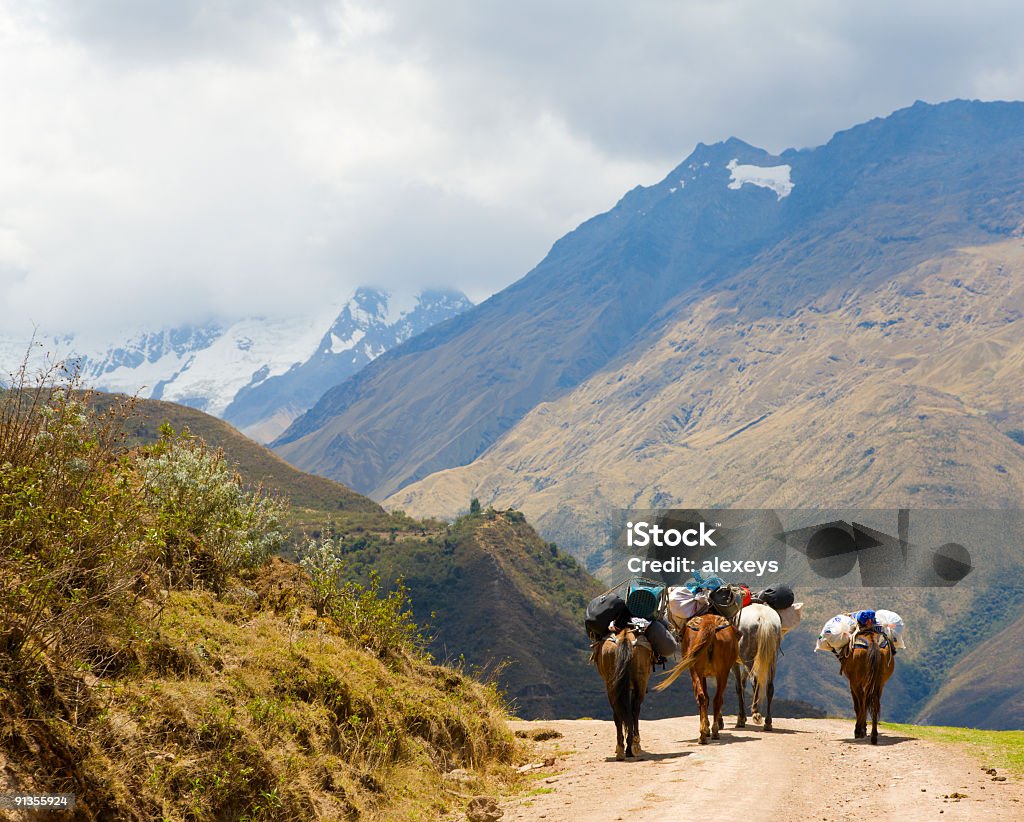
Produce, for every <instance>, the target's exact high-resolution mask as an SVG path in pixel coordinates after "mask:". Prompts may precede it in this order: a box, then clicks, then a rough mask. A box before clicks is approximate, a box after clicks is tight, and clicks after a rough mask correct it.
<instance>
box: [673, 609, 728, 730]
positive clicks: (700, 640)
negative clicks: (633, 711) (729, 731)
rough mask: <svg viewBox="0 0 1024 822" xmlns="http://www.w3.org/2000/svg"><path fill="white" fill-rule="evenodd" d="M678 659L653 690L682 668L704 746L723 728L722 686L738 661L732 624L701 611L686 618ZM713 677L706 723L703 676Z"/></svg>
mask: <svg viewBox="0 0 1024 822" xmlns="http://www.w3.org/2000/svg"><path fill="white" fill-rule="evenodd" d="M679 645H680V654H682V659H681V660H680V661H679V662H678V663H677V664H676V666H675V667H674V668H673V669H672V670H671V671H669V673H668V676H667V677H666V678H665V680H664V681H663V682H662V683H661V684H659V685H658V686H657V687H656V688H655V690H656V691H663V690H664V689H665V688H667V687H668V686H669V685H671V684H672V683H673V682H675V681H676V679H678V678H679V677H680V676H681V675H682V674H683V673H684V672H685V671H689V672H690V678H691V679H692V680H693V695H694V696H695V697H696V698H697V707H698V708H699V709H700V744H701V745H705V744H707V741H708V736H709V735H710V737H711V738H712V739H718V732H719V731H720V730H721V729H722V728H723V727H725V723H724V722H723V721H722V702H723V700H724V699H725V688H726V686H727V685H728V683H729V671H731V670H732V666H733V665H735V664H736V662H737V661H738V660H739V647H740V646H739V639H738V635H737V633H736V629H735V628H734V627H733V624H732V623H731V622H729V620H727V619H726V618H725V617H722V616H718V615H717V614H704V615H703V616H697V617H693V618H692V619H690V620H688V621H687V623H686V624H685V625H684V626H683V627H682V629H681V630H680V632H679ZM709 676H713V677H714V678H715V701H714V706H713V711H712V714H713V716H714V723H713V724H710V725H709V723H708V683H707V677H709Z"/></svg>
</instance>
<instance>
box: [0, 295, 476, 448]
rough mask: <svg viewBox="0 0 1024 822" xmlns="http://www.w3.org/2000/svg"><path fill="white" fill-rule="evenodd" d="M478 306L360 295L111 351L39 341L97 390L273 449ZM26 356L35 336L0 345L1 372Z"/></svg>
mask: <svg viewBox="0 0 1024 822" xmlns="http://www.w3.org/2000/svg"><path fill="white" fill-rule="evenodd" d="M471 305H472V303H470V302H469V300H467V299H466V297H465V296H464V295H463V294H461V293H459V292H455V291H439V290H433V291H431V290H428V291H423V292H421V293H420V294H417V295H393V294H389V293H388V292H385V291H381V290H377V289H371V288H359V289H357V290H356V292H355V294H354V295H353V296H352V298H351V299H349V300H348V301H347V302H345V303H344V304H343V305H341V306H339V305H337V304H334V303H328V304H327V305H325V307H324V308H323V309H322V310H320V311H319V312H318V315H317V316H312V317H311V316H297V317H249V318H245V319H242V320H238V321H237V322H234V323H232V324H230V325H229V326H227V327H224V326H222V325H220V324H218V323H207V324H204V325H196V326H193V325H186V326H182V327H178V328H173V329H162V330H157V331H153V330H143V331H140V332H138V333H136V334H135V335H133V336H132V337H130V338H129V339H128V340H126V341H124V342H119V343H116V344H113V345H108V344H95V343H87V342H86V341H80V340H77V339H76V338H75V337H74V336H64V337H57V338H52V339H50V338H45V337H44V338H42V339H41V342H42V343H43V344H44V347H45V348H46V349H47V350H48V352H49V353H50V354H51V356H53V357H57V358H61V359H65V360H68V361H73V362H75V363H77V365H78V367H79V368H80V371H81V375H82V378H83V382H84V383H85V384H87V385H89V386H91V387H94V388H97V389H99V390H102V391H111V392H117V393H125V394H138V395H139V396H143V397H147V398H152V399H164V400H170V401H172V402H178V403H182V404H184V405H189V406H192V407H194V408H198V409H200V410H203V411H206V412H208V413H210V414H213V415H215V416H218V417H223V418H225V419H228V420H230V421H231V422H232V423H233V424H235V425H237V426H238V427H240V428H242V429H244V430H245V432H246V433H247V434H249V435H250V436H252V437H254V438H256V439H258V440H261V441H267V440H270V439H272V438H273V437H274V436H276V435H277V434H279V433H280V432H281V431H282V430H284V428H285V427H286V426H287V425H288V423H289V422H291V420H292V419H294V418H295V417H296V416H297V415H298V414H300V413H302V412H303V411H305V410H306V409H307V408H309V407H310V406H312V405H313V404H314V403H315V402H316V400H317V399H318V398H319V396H320V394H321V393H323V391H324V390H326V388H328V387H330V386H332V385H335V384H336V383H338V382H341V381H342V380H344V379H345V378H347V377H349V376H351V375H352V374H354V373H355V372H356V371H358V370H359V369H360V368H362V367H363V366H364V365H366V364H367V363H369V362H370V361H371V360H373V359H374V358H375V357H378V356H379V355H380V354H381V353H383V352H384V351H387V350H388V349H390V348H393V347H394V346H395V345H398V344H399V343H401V342H404V341H405V340H407V339H409V338H411V337H413V336H415V335H416V334H419V333H421V332H423V331H425V330H426V329H428V328H430V327H431V326H432V325H434V324H436V323H439V322H443V321H444V320H446V319H448V318H450V317H452V316H455V315H456V314H458V313H459V312H461V311H464V310H465V309H467V308H469V307H470V306H471ZM27 348H28V340H27V337H26V338H25V339H21V338H16V337H8V338H5V339H0V366H2V368H3V370H4V371H7V372H10V371H13V370H15V369H16V368H17V367H18V365H19V364H20V363H21V362H22V360H23V358H24V356H25V352H26V349H27Z"/></svg>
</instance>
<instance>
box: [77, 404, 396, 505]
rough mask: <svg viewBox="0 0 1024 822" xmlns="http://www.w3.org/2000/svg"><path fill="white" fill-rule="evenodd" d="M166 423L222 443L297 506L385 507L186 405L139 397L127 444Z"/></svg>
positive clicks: (254, 478) (247, 473)
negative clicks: (291, 462) (309, 471)
mask: <svg viewBox="0 0 1024 822" xmlns="http://www.w3.org/2000/svg"><path fill="white" fill-rule="evenodd" d="M93 401H94V402H95V403H96V405H97V406H98V407H99V408H101V409H102V408H106V407H109V406H110V405H111V404H112V403H114V402H117V401H119V398H118V397H116V396H114V395H110V394H102V393H96V394H93ZM164 423H167V424H169V425H170V426H171V427H172V428H173V429H174V430H175V431H179V432H180V431H184V430H185V429H188V430H189V431H191V432H192V433H193V434H195V435H197V436H199V437H201V438H202V439H203V440H204V441H205V442H206V443H207V444H208V445H210V446H212V447H214V448H222V449H223V450H224V454H225V456H226V457H227V459H228V461H229V462H230V463H231V464H232V465H234V466H235V468H236V469H237V470H238V472H239V473H240V474H241V475H242V476H243V477H245V479H246V480H247V481H248V482H249V483H252V484H257V483H263V484H264V485H265V486H266V487H267V488H268V489H273V490H275V491H278V492H280V493H282V494H284V495H285V496H287V497H288V499H289V501H290V502H291V504H292V505H293V506H295V507H298V508H308V509H315V510H319V511H327V512H338V513H341V512H349V513H382V509H381V507H380V506H379V505H378V504H377V503H375V502H374V501H373V500H371V499H367V498H366V497H364V496H363V495H362V494H357V493H356V492H355V491H353V490H352V489H351V488H346V487H345V486H344V485H342V484H340V483H337V482H334V481H332V480H329V479H325V478H324V477H317V476H314V475H312V474H306V473H304V472H303V471H299V470H298V469H296V468H294V467H293V466H291V465H289V464H288V463H287V462H285V461H284V460H283V459H281V458H280V457H279V456H277V455H276V454H275V453H274V452H273V451H270V450H269V449H267V448H265V447H264V446H262V445H260V444H259V443H256V442H253V441H252V440H250V439H249V438H248V437H246V436H244V435H243V434H241V433H239V432H238V431H236V430H235V429H234V428H232V427H231V426H230V425H229V424H228V423H226V422H224V421H223V420H219V419H217V418H216V417H211V416H210V415H209V414H204V413H203V412H202V411H198V410H196V409H195V408H189V407H188V406H185V405H177V404H176V403H172V402H163V401H161V400H137V401H135V406H134V409H133V412H132V414H131V416H129V417H128V418H127V419H126V420H125V421H124V423H123V426H124V430H125V433H126V435H127V438H128V440H127V444H128V445H145V444H148V443H153V442H156V441H157V439H159V437H160V427H161V426H162V425H163V424H164Z"/></svg>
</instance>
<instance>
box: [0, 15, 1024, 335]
mask: <svg viewBox="0 0 1024 822" xmlns="http://www.w3.org/2000/svg"><path fill="white" fill-rule="evenodd" d="M952 5H953V4H942V3H935V2H934V0H927V1H925V0H905V1H903V2H900V3H892V2H891V0H888V2H872V1H870V0H862V2H857V3H854V2H849V1H848V0H842V1H840V0H776V2H771V3H768V2H764V1H763V0H760V1H758V0H747V1H743V0H709V2H667V0H662V2H646V1H645V0H631V1H630V2H628V3H627V2H602V1H601V0H585V1H582V0H581V1H580V2H574V1H573V2H570V1H568V0H566V1H565V2H554V3H552V2H550V0H546V2H533V0H520V2H518V3H515V4H510V3H497V2H487V1H486V0H441V2H425V1H424V0H420V1H419V2H414V1H413V0H409V2H402V1H401V0H374V1H373V2H365V3H363V2H356V1H355V0H352V1H351V2H349V1H348V0H340V1H339V0H208V1H207V2H202V1H201V0H178V2H174V0H150V2H144V0H37V1H36V2H29V1H28V0H21V1H20V2H18V1H17V0H0V300H2V304H3V312H2V315H0V333H15V334H17V333H23V329H24V328H25V324H26V322H27V321H28V320H31V321H32V322H34V323H35V324H37V325H38V326H40V327H41V328H42V329H43V330H44V331H46V332H57V331H62V332H65V331H74V330H77V331H79V332H84V333H91V334H103V335H105V334H110V335H115V336H116V335H117V334H118V333H120V331H121V330H122V329H125V328H128V327H134V326H138V325H140V324H147V325H151V326H159V325H166V324H173V323H180V322H185V321H201V320H205V319H209V318H219V319H221V320H223V319H230V318H232V317H236V316H239V315H247V314H259V313H270V314H273V313H279V312H282V311H303V310H305V309H306V308H308V307H309V306H311V305H317V304H321V303H322V302H323V301H324V300H325V299H337V298H338V296H339V295H343V294H345V293H347V292H349V291H351V289H352V288H353V287H354V286H355V285H357V284H360V283H371V284H380V285H384V286H386V287H391V288H400V289H403V290H408V289H411V288H417V287H423V286H429V285H447V286H454V287H457V288H461V289H463V290H464V291H466V292H467V293H468V294H469V295H470V296H471V297H472V298H473V299H475V300H480V299H483V298H485V297H486V296H488V295H489V294H491V293H493V292H494V291H496V290H499V289H500V288H502V287H504V286H506V285H508V284H509V283H511V282H512V281H514V280H515V279H517V278H518V277H520V276H522V275H523V274H524V273H525V272H526V271H528V270H529V269H530V268H531V267H532V266H533V265H534V264H536V263H537V262H538V261H539V260H540V259H541V258H542V257H543V255H544V254H545V253H546V251H547V250H548V248H549V247H550V246H551V244H552V242H554V240H556V239H557V238H558V237H559V236H561V235H562V234H564V233H565V232H566V231H568V230H570V229H571V228H573V227H574V226H576V225H577V224H579V223H580V222H581V221H583V220H584V219H586V218H587V217H589V216H591V215H593V214H595V213H597V212H600V211H604V210H606V209H608V208H610V207H611V206H612V205H613V204H614V203H615V201H616V200H617V199H618V198H619V197H620V196H621V195H622V194H623V193H624V192H625V191H626V190H628V189H629V188H632V187H633V186H634V185H636V184H651V183H654V182H656V181H657V180H659V179H661V178H662V177H663V176H664V175H665V174H666V173H667V172H668V171H669V170H670V169H671V168H672V167H674V166H675V165H676V164H677V163H678V162H679V161H681V160H682V159H683V157H685V156H686V155H687V154H688V153H689V152H690V151H691V150H692V148H693V146H694V145H695V144H696V143H697V142H698V141H703V142H714V141H717V140H720V139H724V138H726V137H728V136H730V135H735V136H738V137H741V138H743V139H745V140H747V141H749V142H751V143H754V144H756V145H760V146H763V147H765V148H768V149H770V150H774V151H778V150H781V149H783V148H785V147H788V146H809V145H816V144H818V143H821V142H823V141H825V140H827V139H828V137H829V136H830V135H831V134H832V133H833V132H834V131H836V130H838V129H841V128H846V127H849V126H851V125H853V124H855V123H857V122H861V121H863V120H866V119H869V118H871V117H874V116H879V115H884V114H887V113H889V112H891V111H892V110H894V109H896V108H900V107H902V106H905V105H909V104H911V103H913V102H914V100H916V99H923V100H927V101H930V102H938V101H941V100H945V99H949V98H953V97H970V98H982V99H1021V98H1024V46H1022V40H1024V38H1021V37H1020V32H1021V31H1024V5H1021V4H1020V3H1019V2H989V1H988V0H975V2H972V3H969V4H967V3H965V4H959V5H961V6H962V8H960V9H959V10H956V9H953V8H949V6H952Z"/></svg>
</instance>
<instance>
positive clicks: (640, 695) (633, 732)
mask: <svg viewBox="0 0 1024 822" xmlns="http://www.w3.org/2000/svg"><path fill="white" fill-rule="evenodd" d="M645 696H647V683H646V682H643V681H641V680H640V679H639V678H637V679H634V680H633V705H632V707H633V715H632V716H631V717H630V718H629V720H630V721H629V738H630V740H631V741H630V743H629V755H630V756H640V754H641V753H642V751H641V750H640V706H641V705H642V704H643V701H644V697H645Z"/></svg>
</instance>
